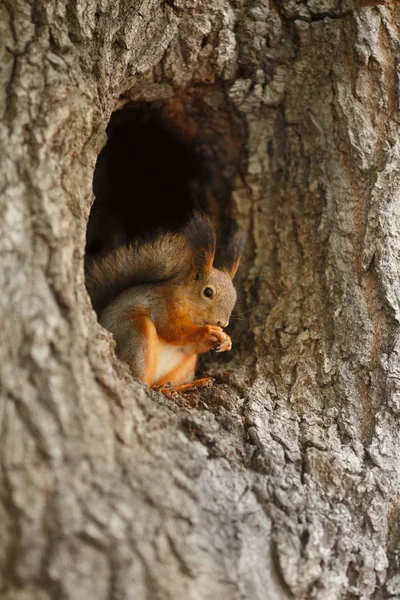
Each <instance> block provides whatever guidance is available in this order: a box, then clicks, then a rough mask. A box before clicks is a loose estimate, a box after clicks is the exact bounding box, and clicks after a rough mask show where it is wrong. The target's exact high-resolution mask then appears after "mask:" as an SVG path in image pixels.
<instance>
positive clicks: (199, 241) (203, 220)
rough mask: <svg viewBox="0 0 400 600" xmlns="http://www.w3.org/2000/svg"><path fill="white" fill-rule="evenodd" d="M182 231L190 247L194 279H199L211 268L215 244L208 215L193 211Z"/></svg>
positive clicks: (213, 232) (212, 228)
mask: <svg viewBox="0 0 400 600" xmlns="http://www.w3.org/2000/svg"><path fill="white" fill-rule="evenodd" d="M184 233H185V236H186V238H187V240H188V242H189V244H190V246H191V249H192V256H193V263H192V268H193V270H194V273H195V277H196V279H199V278H200V277H202V276H204V275H208V274H209V273H210V272H211V270H212V268H213V262H214V256H215V246H216V235H215V229H214V227H213V225H212V223H211V221H210V219H209V218H208V217H206V216H205V215H201V214H200V213H194V214H193V216H192V217H191V218H190V220H189V221H188V222H187V224H186V226H185V230H184Z"/></svg>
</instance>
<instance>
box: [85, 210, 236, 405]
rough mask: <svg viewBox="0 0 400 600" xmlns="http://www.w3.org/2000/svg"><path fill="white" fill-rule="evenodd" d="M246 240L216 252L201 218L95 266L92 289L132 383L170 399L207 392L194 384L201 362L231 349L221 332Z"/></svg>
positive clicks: (109, 256)
mask: <svg viewBox="0 0 400 600" xmlns="http://www.w3.org/2000/svg"><path fill="white" fill-rule="evenodd" d="M243 246H244V236H243V235H242V234H241V233H235V234H233V235H231V237H230V238H229V240H228V241H227V243H226V244H225V245H224V246H223V247H221V248H218V250H217V244H216V232H215V229H214V227H213V225H212V224H211V221H210V220H209V219H208V218H207V217H205V216H203V215H200V214H197V213H195V214H194V215H193V216H192V217H191V218H190V220H189V221H188V223H187V224H186V226H185V227H184V228H183V231H182V232H181V233H162V234H158V235H156V237H155V238H154V239H153V240H151V241H143V240H137V241H135V242H134V243H132V244H129V245H125V246H121V247H120V248H118V249H116V250H114V251H112V252H110V253H109V254H107V255H105V256H103V257H101V258H99V259H94V260H92V262H91V263H89V265H88V267H87V274H86V285H87V289H88V292H89V295H90V297H91V299H92V303H93V306H94V308H95V310H96V312H97V314H98V316H99V321H100V323H101V325H103V327H105V329H108V331H110V332H111V333H112V334H113V336H114V339H115V342H116V353H117V356H118V357H119V358H120V359H121V360H123V361H125V362H126V363H127V364H128V365H129V367H130V369H131V371H132V373H133V375H134V376H135V377H137V378H138V379H140V380H142V381H143V382H145V383H146V384H147V385H148V386H150V387H153V388H156V389H159V390H160V391H162V392H164V393H166V394H167V395H170V390H171V386H173V388H174V389H175V390H176V391H177V392H184V391H187V390H190V389H192V388H194V387H201V386H204V385H207V384H208V383H209V382H210V381H212V378H202V379H197V380H193V379H194V374H195V368H196V363H197V357H198V355H199V354H202V353H204V352H207V351H208V350H210V349H211V348H214V349H215V350H216V351H217V352H226V351H228V350H230V349H231V347H232V341H231V338H230V337H229V335H227V334H226V333H224V331H223V329H224V328H225V327H226V326H227V325H228V323H229V318H230V315H231V313H232V310H233V307H234V305H235V302H236V291H235V288H234V286H233V283H232V279H233V277H234V275H235V273H236V271H237V268H238V266H239V261H240V257H241V254H242V251H243Z"/></svg>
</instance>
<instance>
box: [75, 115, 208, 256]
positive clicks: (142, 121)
mask: <svg viewBox="0 0 400 600" xmlns="http://www.w3.org/2000/svg"><path fill="white" fill-rule="evenodd" d="M107 137H108V141H107V143H106V145H105V146H104V148H103V150H102V151H101V153H100V155H99V157H98V160H97V164H96V168H95V172H94V178H93V191H94V196H95V201H94V204H93V206H92V210H91V213H90V217H89V223H88V229H87V245H86V253H87V256H88V257H92V256H96V255H98V254H100V253H102V252H104V251H107V250H109V249H112V248H115V247H116V246H118V245H120V244H122V243H125V242H127V241H129V240H130V239H133V238H135V237H137V236H142V235H144V234H151V233H153V232H154V231H156V230H175V229H177V228H179V227H181V226H182V225H183V224H184V223H185V221H186V219H187V218H188V217H189V216H190V214H191V213H192V211H193V210H194V209H197V210H201V211H203V212H207V203H206V199H205V198H206V189H207V182H208V179H209V175H208V172H207V167H206V165H205V162H204V160H202V158H201V156H200V154H199V152H198V151H197V150H196V147H195V144H194V143H190V144H188V143H187V142H186V143H185V142H184V141H182V139H181V138H180V137H179V136H178V134H177V133H176V132H175V131H172V129H171V128H170V127H169V126H168V125H167V124H165V123H164V122H163V121H162V119H161V118H160V116H159V114H158V113H157V111H156V110H154V109H153V108H152V107H151V106H149V105H143V106H138V107H135V108H124V109H122V110H120V111H117V112H115V113H114V114H113V116H112V118H111V120H110V123H109V125H108V128H107Z"/></svg>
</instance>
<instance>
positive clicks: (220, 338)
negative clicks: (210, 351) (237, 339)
mask: <svg viewBox="0 0 400 600" xmlns="http://www.w3.org/2000/svg"><path fill="white" fill-rule="evenodd" d="M207 338H208V341H209V342H213V344H212V346H211V347H212V348H214V350H215V351H216V352H226V351H227V350H230V349H231V348H232V340H231V338H230V337H229V335H228V334H226V333H225V332H224V331H223V330H222V328H221V327H218V326H217V325H207Z"/></svg>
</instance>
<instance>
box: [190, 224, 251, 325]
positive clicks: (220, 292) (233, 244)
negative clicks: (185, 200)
mask: <svg viewBox="0 0 400 600" xmlns="http://www.w3.org/2000/svg"><path fill="white" fill-rule="evenodd" d="M185 237H186V239H187V240H188V242H189V244H190V247H191V255H192V264H191V270H190V276H189V280H190V283H189V286H187V287H186V302H187V310H188V313H189V316H190V318H191V320H192V322H193V323H195V324H196V325H219V326H220V327H222V328H224V327H227V325H228V324H229V319H230V316H231V313H232V310H233V307H234V306H235V303H236V299H237V295H236V290H235V288H234V286H233V283H232V279H233V277H234V276H235V273H236V271H237V269H238V266H239V261H240V257H241V255H242V252H243V247H244V241H245V240H244V235H243V234H241V233H239V232H237V233H234V234H233V235H231V236H230V238H229V239H228V240H227V242H226V243H225V244H224V245H223V247H221V248H218V249H217V243H216V233H215V229H214V227H213V225H212V224H211V222H210V220H209V219H208V218H207V217H204V216H202V215H199V214H197V213H195V215H194V216H193V217H192V218H191V219H190V221H189V222H188V224H187V225H186V227H185Z"/></svg>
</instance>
